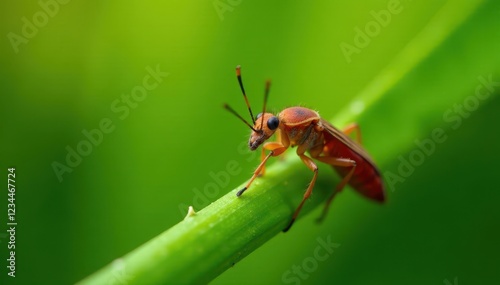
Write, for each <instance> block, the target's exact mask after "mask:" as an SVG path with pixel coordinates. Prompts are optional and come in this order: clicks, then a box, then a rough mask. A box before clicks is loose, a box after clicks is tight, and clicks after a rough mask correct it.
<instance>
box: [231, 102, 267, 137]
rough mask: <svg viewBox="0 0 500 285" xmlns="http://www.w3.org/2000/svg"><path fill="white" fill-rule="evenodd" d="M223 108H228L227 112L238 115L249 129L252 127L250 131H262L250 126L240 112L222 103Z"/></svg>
mask: <svg viewBox="0 0 500 285" xmlns="http://www.w3.org/2000/svg"><path fill="white" fill-rule="evenodd" d="M224 109H226V110H228V111H229V112H231V113H232V114H233V115H235V116H236V117H238V118H239V119H240V120H241V121H242V122H243V123H245V124H246V125H247V126H248V127H249V128H250V129H252V131H254V132H256V133H262V130H256V129H255V128H254V127H252V125H250V123H248V122H247V121H246V120H245V119H243V117H242V116H240V114H238V113H236V111H235V110H234V109H233V108H231V107H230V106H229V105H228V104H224Z"/></svg>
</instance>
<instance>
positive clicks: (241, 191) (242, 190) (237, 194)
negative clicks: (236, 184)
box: [236, 187, 247, 197]
mask: <svg viewBox="0 0 500 285" xmlns="http://www.w3.org/2000/svg"><path fill="white" fill-rule="evenodd" d="M245 190H247V187H243V189H241V190H240V191H238V193H236V196H237V197H240V196H241V194H243V192H245Z"/></svg>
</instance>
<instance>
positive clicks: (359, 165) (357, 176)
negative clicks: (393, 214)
mask: <svg viewBox="0 0 500 285" xmlns="http://www.w3.org/2000/svg"><path fill="white" fill-rule="evenodd" d="M330 155H331V156H334V157H339V158H349V159H352V160H354V161H356V169H355V170H354V173H353V175H352V177H351V179H350V180H349V183H348V184H349V185H350V186H351V187H353V188H354V189H355V190H356V191H358V192H359V193H361V194H362V195H363V196H365V197H368V198H370V199H373V200H375V201H378V202H384V200H385V194H384V185H383V182H382V178H381V176H380V173H379V171H378V169H377V168H376V167H375V166H374V165H372V164H371V163H370V162H369V161H367V160H365V159H364V158H363V157H362V156H360V155H358V154H357V153H356V152H354V151H352V150H351V149H350V148H349V147H347V146H346V145H344V144H342V143H340V142H337V143H336V145H335V147H333V148H332V151H331V152H330ZM333 168H335V170H336V171H337V172H338V173H339V174H340V175H341V176H342V177H345V175H347V174H348V172H349V170H350V168H348V167H340V166H334V167H333Z"/></svg>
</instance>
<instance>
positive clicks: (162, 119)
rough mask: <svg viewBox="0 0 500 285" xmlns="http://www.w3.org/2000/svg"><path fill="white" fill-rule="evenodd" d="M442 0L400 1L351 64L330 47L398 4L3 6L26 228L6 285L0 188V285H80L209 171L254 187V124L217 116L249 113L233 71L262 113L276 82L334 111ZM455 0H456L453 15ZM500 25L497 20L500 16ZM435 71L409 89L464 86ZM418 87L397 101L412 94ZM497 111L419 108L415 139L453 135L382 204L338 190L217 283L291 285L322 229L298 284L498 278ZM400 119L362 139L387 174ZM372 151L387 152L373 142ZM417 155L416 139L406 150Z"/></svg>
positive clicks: (165, 216)
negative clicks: (455, 115) (327, 246)
mask: <svg viewBox="0 0 500 285" xmlns="http://www.w3.org/2000/svg"><path fill="white" fill-rule="evenodd" d="M446 2H447V1H430V0H429V1H401V2H400V4H399V7H400V9H401V11H400V12H399V13H398V14H392V17H391V20H390V23H389V24H388V25H387V26H386V27H382V28H381V29H380V32H379V33H377V34H376V35H375V36H374V37H373V38H372V39H371V42H370V43H369V44H368V45H367V46H366V47H364V48H362V49H361V50H360V53H354V54H352V56H351V59H350V61H348V60H346V57H345V56H344V54H343V53H342V50H341V48H340V44H341V43H343V42H346V43H349V44H351V45H352V44H353V40H354V39H353V38H354V36H355V34H356V32H355V30H354V28H355V27H358V26H359V27H363V26H364V25H365V24H366V23H368V22H369V21H372V20H373V15H372V14H370V11H380V10H383V9H388V8H387V7H388V3H391V1H387V0H383V1H378V0H377V1H375V0H373V1H363V2H362V3H361V2H359V1H335V2H334V1H321V2H319V3H314V4H313V3H311V2H307V1H274V2H272V3H270V2H268V1H244V0H242V1H222V0H221V1H201V2H200V1H125V2H123V1H104V2H103V1H84V2H83V1H69V2H68V3H67V4H59V3H58V2H54V1H48V0H45V1H44V0H42V1H41V2H40V3H49V4H46V5H45V9H48V10H47V11H49V12H50V13H49V12H45V13H46V14H45V15H48V14H47V13H49V14H52V15H49V16H46V17H45V18H44V17H43V15H42V14H43V12H41V11H44V8H43V7H42V6H44V5H42V4H39V3H38V2H37V1H20V2H15V3H14V2H8V1H4V2H2V3H1V4H0V11H1V12H0V15H1V27H0V32H1V33H0V34H1V35H3V36H4V37H3V41H2V42H1V45H0V51H1V54H0V66H1V68H0V72H1V77H0V88H1V89H0V90H1V93H2V99H3V100H2V103H0V119H1V120H0V121H1V123H0V134H1V142H0V154H1V155H0V166H1V167H2V168H1V169H2V170H1V173H3V176H4V177H5V180H6V177H7V167H15V168H16V173H17V176H16V179H17V182H16V183H17V196H16V207H17V208H16V209H17V213H16V218H17V221H18V226H17V232H16V238H17V239H16V245H17V249H16V261H17V270H16V278H15V279H13V278H10V277H7V275H6V272H5V270H6V258H7V257H8V255H7V249H6V247H7V245H6V242H7V236H6V235H5V234H4V233H5V231H4V229H5V227H6V222H5V219H6V217H7V215H6V213H7V210H6V207H7V195H6V191H2V193H4V195H2V197H1V199H0V201H1V202H0V209H1V212H0V217H1V219H0V221H1V224H0V228H1V229H2V234H0V253H1V256H0V268H1V270H0V273H1V274H2V276H0V280H2V282H1V284H11V283H12V284H69V283H74V282H77V281H79V280H81V279H82V278H84V277H86V276H87V275H89V274H91V273H93V272H94V271H96V270H98V269H99V268H101V267H103V266H104V265H106V264H108V263H110V262H111V261H113V260H114V259H116V258H118V257H120V256H122V255H124V254H126V253H128V252H129V251H131V250H132V249H134V248H136V247H137V246H139V245H141V244H142V243H144V242H146V241H148V240H149V239H151V238H152V237H154V236H156V235H157V234H159V233H161V232H162V231H164V230H166V229H168V228H169V227H171V226H172V225H174V224H176V223H178V222H179V221H181V220H182V218H183V211H181V208H182V209H184V208H185V207H184V206H185V205H193V204H195V205H198V206H200V207H201V206H206V205H208V204H209V203H210V201H208V200H207V201H201V202H200V201H197V200H196V201H195V200H194V199H195V197H196V193H197V191H200V190H201V189H203V188H204V187H205V185H207V183H209V182H212V181H213V178H212V177H211V175H210V173H211V172H215V173H217V172H219V171H223V170H225V169H226V166H227V164H228V162H230V161H232V160H235V161H237V162H238V169H239V170H240V171H239V174H238V175H233V176H231V180H230V183H229V185H227V186H226V187H223V188H220V189H218V192H217V193H216V195H214V197H213V198H210V200H211V201H213V200H216V199H217V198H218V197H220V196H222V195H224V194H225V193H227V192H228V191H230V190H231V189H233V188H234V187H236V186H237V185H239V184H240V183H242V182H243V181H245V180H246V179H248V178H249V176H250V174H251V172H252V171H253V168H254V167H255V166H256V165H257V163H258V157H257V155H253V154H251V153H250V152H249V151H247V150H245V149H244V148H242V144H244V143H245V142H246V140H247V136H248V133H249V132H248V129H247V128H246V127H245V126H244V125H243V124H241V122H238V121H237V119H235V118H234V117H232V116H231V115H230V114H228V113H227V112H226V111H224V110H223V109H222V108H221V106H222V104H223V103H224V102H227V103H229V104H231V105H232V106H233V107H235V108H236V109H237V110H239V112H240V113H242V115H244V116H246V113H245V112H246V110H245V107H244V102H243V100H242V98H241V95H240V93H239V88H238V86H237V82H236V79H235V74H234V67H235V66H236V65H237V64H241V65H242V67H243V77H244V82H245V87H246V90H247V93H248V94H249V100H250V102H251V103H252V104H253V106H254V108H255V109H256V110H259V109H260V108H261V104H262V103H261V101H262V94H263V88H264V81H265V79H267V78H272V80H273V86H272V90H271V95H270V98H269V102H268V106H269V107H270V108H271V110H274V111H279V110H280V109H282V108H284V107H287V106H293V105H303V106H307V107H310V108H313V109H317V110H319V111H320V113H321V115H322V116H323V117H325V118H327V119H331V118H333V117H334V116H335V114H336V113H338V112H339V111H340V110H342V109H343V108H345V107H346V106H348V104H349V102H350V101H351V100H352V99H353V98H354V97H355V96H356V94H358V93H359V92H360V91H361V90H363V89H364V87H366V86H367V84H369V83H370V82H371V81H372V80H373V79H374V78H375V77H376V76H377V74H379V73H380V71H381V70H382V69H383V68H384V67H386V66H387V65H389V64H390V63H391V62H393V61H394V60H395V59H397V55H398V53H399V52H400V51H401V50H402V49H404V47H405V46H406V45H407V44H408V43H409V42H411V41H412V39H413V38H414V37H415V36H416V35H417V34H418V33H419V32H420V31H421V30H422V29H423V28H424V27H425V26H426V25H427V23H428V22H429V21H430V19H431V18H432V17H433V16H434V15H435V14H436V13H437V12H438V11H439V10H440V9H441V8H442V7H443V5H444V4H445V3H446ZM451 2H453V1H451ZM465 2H466V1H465V0H463V1H456V6H457V11H458V12H460V7H461V6H464V5H462V4H463V3H465ZM479 2H481V1H479ZM492 2H493V1H490V2H487V3H488V5H489V6H488V7H489V8H488V10H493V11H491V13H490V16H491V15H492V14H493V13H496V15H498V16H499V17H497V19H500V14H499V11H500V8H499V6H498V5H496V6H495V5H492V4H491V3H492ZM54 3H57V4H54ZM51 5H52V6H51ZM484 5H486V4H484ZM465 6H466V5H465ZM481 7H483V6H480V8H479V9H481ZM491 7H494V8H496V9H491ZM37 13H38V14H37ZM23 19H26V20H23ZM26 21H28V22H30V23H31V24H33V25H34V29H33V27H31V28H30V27H29V24H26ZM36 23H38V24H36ZM496 24H497V25H498V27H499V28H500V20H499V21H497V22H496ZM27 25H28V27H27ZM470 28H471V29H473V28H474V25H473V24H471V26H470ZM436 32H437V33H438V32H439V31H436ZM23 33H25V34H26V33H27V35H28V36H27V37H23V38H24V40H22V39H20V38H21V37H22V36H23ZM13 34H15V35H17V37H16V36H13ZM474 35H475V36H477V37H478V38H483V39H484V38H485V37H486V38H488V39H489V40H490V41H491V44H492V45H494V46H498V41H500V38H499V37H498V34H497V35H491V34H488V33H486V32H484V31H482V30H480V29H478V30H477V31H476V30H475V31H474ZM471 40H473V39H471ZM13 42H14V44H13ZM448 46H453V45H448ZM457 48H460V47H457ZM455 51H456V50H455V49H454V48H453V49H448V50H442V51H441V52H443V53H453V52H455ZM480 53H481V50H477V53H474V54H468V55H465V56H464V55H463V54H457V58H456V60H457V61H466V62H467V61H470V62H471V64H473V63H474V61H475V60H476V58H477V57H480ZM437 56H439V55H437ZM482 60H483V61H484V59H482ZM497 62H498V61H492V65H494V64H496V63H497ZM427 65H428V67H427V69H428V74H429V76H428V77H426V78H424V79H420V81H419V78H416V79H415V80H416V81H417V82H419V83H420V84H421V85H422V89H425V87H426V86H445V87H446V86H452V85H454V84H456V82H453V81H443V80H441V81H440V80H428V79H429V78H439V76H440V75H442V74H443V73H447V72H450V73H456V74H460V73H461V72H464V70H460V69H456V68H453V66H447V67H443V66H433V65H432V61H431V62H428V63H427ZM148 68H151V69H157V68H159V69H160V70H161V72H164V73H168V76H166V77H164V78H162V79H161V82H159V83H158V85H157V86H156V87H154V88H150V89H151V90H148V91H147V93H146V94H145V95H141V96H142V97H140V99H139V100H133V99H131V101H130V102H128V103H127V102H126V101H122V98H124V97H122V96H128V95H130V94H131V93H132V92H136V91H137V90H143V89H141V86H143V84H144V83H143V79H144V78H145V76H147V75H148V74H150V71H148ZM477 70H479V71H480V72H479V73H477V74H476V75H477V76H479V75H487V74H489V73H491V68H490V66H488V67H487V68H485V69H484V72H483V71H482V70H481V68H478V69H477ZM497 71H498V69H497ZM433 72H436V74H435V75H436V76H435V77H433V76H432V75H433ZM409 76H411V74H410V75H409ZM496 78H499V77H496ZM147 80H149V81H147V82H149V83H151V84H152V83H153V82H154V80H152V79H147ZM470 80H471V84H470V88H469V89H467V90H461V92H464V94H474V90H475V89H474V88H475V86H476V85H477V81H475V80H476V79H475V76H474V77H471V78H470ZM414 91H415V92H414V93H411V94H401V95H400V96H419V95H418V94H419V90H414ZM497 92H498V91H497ZM138 96H139V95H138ZM436 100H438V98H436ZM401 102H402V103H401V104H404V100H401ZM457 103H459V102H457ZM128 104H130V105H128ZM380 104H382V103H380ZM422 104H429V105H432V102H422ZM113 106H114V107H113ZM451 107H452V106H448V105H447V106H444V107H443V108H442V112H443V113H444V112H445V111H446V110H447V109H448V108H451ZM116 108H121V109H119V110H120V111H117V109H116ZM391 108H398V106H397V105H395V106H391ZM499 108H500V99H498V96H492V98H490V99H488V100H487V101H485V102H481V106H480V108H479V109H478V111H476V112H473V113H472V114H471V115H470V117H468V118H467V119H466V120H465V119H464V120H463V124H462V125H461V126H460V128H458V129H457V130H450V129H449V124H448V125H446V124H445V123H444V122H443V121H442V120H441V119H440V118H438V119H436V118H426V117H425V114H422V116H423V117H422V118H404V119H403V118H401V121H404V122H409V123H410V124H411V123H412V122H413V123H415V124H417V125H418V126H420V127H421V128H422V129H421V131H420V133H419V135H420V134H421V133H424V134H428V133H430V131H431V130H432V129H433V128H435V127H439V126H441V125H445V126H443V128H447V127H448V129H447V130H448V134H449V138H448V140H447V141H446V142H445V143H443V144H441V145H439V146H438V148H437V150H436V152H435V153H434V154H433V155H432V156H430V157H428V158H427V159H426V160H425V163H424V164H423V165H422V166H420V167H418V168H417V169H416V170H415V172H414V173H413V174H412V175H411V176H410V177H409V178H408V179H406V180H405V182H404V183H401V184H398V186H397V190H396V191H393V192H391V191H389V192H388V199H389V203H388V204H387V205H384V206H382V207H381V206H376V205H372V204H371V203H369V202H367V201H366V200H364V199H361V198H360V197H359V196H357V195H356V194H353V191H350V190H349V191H345V193H343V194H342V195H341V196H339V197H338V199H337V201H335V203H334V205H333V207H332V209H333V210H332V211H331V213H330V217H329V218H328V220H327V222H326V223H324V224H322V225H320V226H317V225H316V224H314V223H313V218H315V217H316V216H317V215H318V214H319V212H318V211H315V212H314V213H312V214H311V215H309V216H308V217H307V218H305V219H303V220H301V221H299V222H298V223H297V224H296V225H295V228H294V229H293V230H292V231H291V232H290V233H288V234H280V235H278V236H277V237H275V238H274V239H272V240H271V241H270V242H268V243H267V244H265V245H264V246H263V247H261V248H260V249H258V250H257V251H255V252H254V253H252V254H251V255H249V256H248V257H247V258H245V259H243V261H241V262H240V263H238V264H236V265H235V266H234V267H233V268H231V269H229V270H227V271H226V272H225V273H224V274H222V275H221V276H219V277H218V278H217V279H215V280H214V282H213V284H236V283H238V284H280V283H282V282H285V283H286V282H287V281H286V280H285V279H284V277H283V276H284V274H286V272H287V271H288V270H292V269H293V266H294V265H301V264H303V262H304V260H307V259H308V258H309V257H311V256H313V253H314V249H315V248H316V247H317V245H318V242H317V238H323V239H326V237H328V236H331V239H332V241H334V242H336V243H338V244H340V247H339V248H338V249H336V251H335V252H334V253H333V254H332V255H331V256H330V257H329V258H328V259H327V260H325V261H321V262H319V263H318V266H317V269H315V270H314V271H313V272H310V273H309V274H307V277H304V278H302V277H301V278H299V279H297V280H299V281H300V282H299V283H300V284H324V282H325V281H328V282H329V283H332V284H403V283H404V284H447V283H449V284H454V285H455V284H458V283H460V284H480V283H483V284H484V283H486V282H489V283H488V284H491V283H495V281H496V280H498V266H499V265H500V262H499V259H500V258H499V256H500V255H499V254H500V246H499V244H498V241H499V240H500V229H499V227H498V225H499V221H500V211H498V205H497V204H498V202H499V198H500V194H499V192H498V186H497V185H498V182H497V181H496V178H497V177H498V175H496V173H497V170H498V169H499V167H498V166H497V165H496V163H497V162H498V160H499V158H500V150H499V148H498V145H499V143H500V136H499V134H498V130H497V129H496V126H495V123H496V122H498V121H499V119H500V114H499V113H498V110H499ZM125 109H126V110H127V111H125ZM377 110H383V107H379V108H378V109H377ZM255 113H257V111H255ZM383 116H384V113H383V112H375V111H374V112H373V113H371V114H369V116H368V115H367V118H368V119H366V120H364V121H363V122H361V123H362V125H361V127H362V128H363V129H369V128H370V126H369V124H370V120H371V119H373V121H374V122H377V121H378V120H380V118H383ZM370 118H371V119H370ZM102 120H105V121H106V120H107V121H108V122H110V124H111V128H112V131H110V132H109V133H105V134H103V135H102V141H101V142H100V143H98V144H97V145H93V146H92V149H91V150H88V155H86V156H83V157H82V159H81V162H79V163H75V164H77V165H76V166H74V167H71V172H66V173H64V174H62V175H61V176H60V179H59V178H58V175H56V173H55V171H54V167H53V165H54V162H58V163H61V164H67V162H66V156H67V153H68V150H67V147H68V146H69V147H70V148H72V149H77V147H78V145H79V144H82V141H85V140H87V138H86V137H85V135H84V132H85V131H91V130H93V129H96V128H99V127H100V123H101V121H102ZM393 123H394V125H392V124H388V125H377V127H378V128H383V132H381V133H384V134H386V135H383V136H382V135H381V134H380V133H378V132H377V130H376V129H371V130H368V131H367V132H366V133H365V134H366V135H365V137H364V140H365V143H366V145H367V149H368V150H369V151H370V150H375V151H374V152H373V153H374V158H375V160H383V161H386V162H387V161H389V162H390V163H386V164H385V165H382V166H381V167H382V172H385V171H395V169H397V167H398V164H399V161H398V157H397V156H396V157H391V158H387V157H385V158H383V159H382V158H381V157H380V155H381V154H383V153H384V149H387V148H390V147H391V145H390V135H391V132H393V133H402V132H403V133H404V132H405V125H404V124H401V123H400V121H399V119H398V118H395V120H394V121H393ZM97 137H99V136H97ZM97 137H96V138H97ZM424 138H425V136H422V137H415V138H414V139H424ZM98 140H100V138H98ZM378 145H382V146H384V148H383V149H380V147H379V149H378V150H377V146H378ZM84 148H85V147H84ZM411 151H412V148H411V146H409V147H407V148H402V149H400V151H399V153H400V154H401V155H407V154H408V153H409V152H411ZM326 171H329V170H326ZM318 210H319V209H318ZM340 213H342V215H340ZM200 262H203V260H200ZM3 280H5V283H4V281H3ZM6 282H9V283H6ZM289 283H290V282H289ZM291 284H293V283H291Z"/></svg>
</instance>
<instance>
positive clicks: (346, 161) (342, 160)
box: [316, 156, 356, 222]
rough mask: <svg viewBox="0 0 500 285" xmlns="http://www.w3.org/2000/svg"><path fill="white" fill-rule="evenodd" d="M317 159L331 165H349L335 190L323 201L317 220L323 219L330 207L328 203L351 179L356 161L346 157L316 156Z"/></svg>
mask: <svg viewBox="0 0 500 285" xmlns="http://www.w3.org/2000/svg"><path fill="white" fill-rule="evenodd" d="M316 159H317V160H319V161H321V162H324V163H328V164H330V165H332V166H341V167H350V168H351V169H350V170H349V172H348V173H347V175H346V176H345V177H344V178H343V179H342V181H340V183H339V184H337V187H335V190H334V191H333V193H332V194H331V195H330V197H328V200H327V201H326V203H325V207H324V208H323V212H322V213H321V216H320V217H319V218H318V220H317V221H318V222H321V221H323V219H324V218H325V217H326V214H327V213H328V208H329V207H330V204H331V203H332V200H333V198H334V197H335V195H336V194H337V193H339V192H340V191H342V189H343V188H344V187H345V185H346V184H347V183H349V180H351V177H352V174H353V173H354V170H355V169H356V162H355V161H354V160H352V159H348V158H337V157H327V156H319V157H316Z"/></svg>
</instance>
